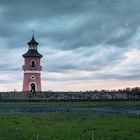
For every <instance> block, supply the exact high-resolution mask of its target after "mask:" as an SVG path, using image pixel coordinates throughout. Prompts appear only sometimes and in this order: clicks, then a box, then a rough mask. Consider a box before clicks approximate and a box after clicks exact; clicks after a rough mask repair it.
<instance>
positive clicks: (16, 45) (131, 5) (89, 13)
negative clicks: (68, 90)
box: [0, 0, 140, 89]
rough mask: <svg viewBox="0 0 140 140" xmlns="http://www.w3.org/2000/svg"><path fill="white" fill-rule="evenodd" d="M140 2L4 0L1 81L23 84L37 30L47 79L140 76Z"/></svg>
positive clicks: (0, 32) (1, 3)
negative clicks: (25, 56)
mask: <svg viewBox="0 0 140 140" xmlns="http://www.w3.org/2000/svg"><path fill="white" fill-rule="evenodd" d="M139 5H140V1H139V0H133V1H131V0H123V1H122V0H117V1H113V0H104V1H103V0H94V1H93V0H86V1H85V0H76V1H75V0H71V1H69V0H61V1H59V2H58V0H40V1H33V0H30V1H28V0H24V1H18V0H13V1H5V0H1V1H0V42H1V45H0V50H1V59H0V85H2V87H3V86H4V85H5V87H7V86H6V83H7V84H8V85H9V84H10V83H11V85H16V82H17V81H20V84H21V83H22V78H23V77H22V76H23V75H22V70H21V67H22V65H23V58H22V54H23V53H25V52H26V51H27V49H28V47H27V42H28V41H29V40H30V39H31V34H32V33H31V30H33V29H34V30H35V38H36V40H37V41H38V42H39V46H38V50H39V52H40V53H41V54H43V56H44V57H43V59H42V66H43V72H42V79H43V82H50V83H49V84H51V83H53V82H56V81H57V82H61V83H65V82H66V83H67V85H68V83H69V84H71V85H73V84H72V81H73V82H74V83H75V82H79V81H80V80H81V81H84V80H85V81H89V80H93V81H94V80H103V81H104V80H118V81H119V80H122V81H123V80H126V81H127V80H133V81H134V82H135V81H136V80H139V78H140V77H139V74H140V73H139V69H140V61H139V60H140V58H139V56H140V47H139V44H140V26H139V23H140V16H139V12H140V9H139ZM17 72H19V74H18V75H16V73H17ZM7 73H8V74H9V75H8V76H7ZM3 75H5V76H4V77H5V78H3ZM13 75H15V76H14V77H13ZM16 76H17V77H16ZM8 77H9V78H8ZM10 79H13V81H11V80H10ZM4 83H5V84H4ZM83 83H84V82H82V83H81V85H83ZM53 85H54V84H53ZM79 85H80V82H79ZM21 86H22V85H19V84H17V87H18V89H20V87H21ZM9 87H12V86H10V85H9ZM60 87H61V86H60ZM102 87H103V86H102ZM75 88H76V87H75Z"/></svg>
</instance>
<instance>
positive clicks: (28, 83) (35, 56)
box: [22, 35, 43, 92]
mask: <svg viewBox="0 0 140 140" xmlns="http://www.w3.org/2000/svg"><path fill="white" fill-rule="evenodd" d="M27 44H28V51H27V52H26V53H25V54H23V57H24V65H23V71H24V79H23V88H22V91H23V92H40V91H42V89H41V70H42V66H41V65H40V63H41V58H42V57H43V56H42V55H41V54H40V53H39V52H38V50H37V45H38V42H37V41H36V40H35V38H34V35H33V36H32V39H31V41H29V42H28V43H27Z"/></svg>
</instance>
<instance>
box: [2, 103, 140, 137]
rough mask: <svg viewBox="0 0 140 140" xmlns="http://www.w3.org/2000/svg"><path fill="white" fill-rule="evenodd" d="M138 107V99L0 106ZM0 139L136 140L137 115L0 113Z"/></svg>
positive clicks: (139, 121) (138, 130)
mask: <svg viewBox="0 0 140 140" xmlns="http://www.w3.org/2000/svg"><path fill="white" fill-rule="evenodd" d="M58 106H59V107H61V106H63V107H64V106H82V107H87V106H93V107H94V106H95V107H101V106H113V107H115V106H117V107H118V106H120V107H121V106H122V107H131V106H132V107H134V106H137V107H140V102H139V101H137V102H132V101H131V102H119V103H118V102H85V103H83V102H80V103H78V102H76V103H75V102H74V103H70V102H62V103H56V102H55V103H1V104H0V108H2V109H3V108H11V109H12V108H25V109H26V108H31V109H32V108H33V109H34V108H45V107H46V108H50V107H58ZM0 140H140V117H139V116H138V115H121V114H119V115H112V116H102V115H101V116H100V114H98V115H97V116H90V112H89V111H72V112H59V113H57V112H54V113H36V114H35V113H0Z"/></svg>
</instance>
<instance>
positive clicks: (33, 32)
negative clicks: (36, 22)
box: [32, 30, 35, 38]
mask: <svg viewBox="0 0 140 140" xmlns="http://www.w3.org/2000/svg"><path fill="white" fill-rule="evenodd" d="M34 34H35V31H34V30H32V38H34Z"/></svg>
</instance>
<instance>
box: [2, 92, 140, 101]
mask: <svg viewBox="0 0 140 140" xmlns="http://www.w3.org/2000/svg"><path fill="white" fill-rule="evenodd" d="M93 100H140V92H134V93H132V92H128V93H127V92H124V93H119V92H95V91H86V92H41V93H23V92H0V102H3V101H38V102H39V101H93Z"/></svg>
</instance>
